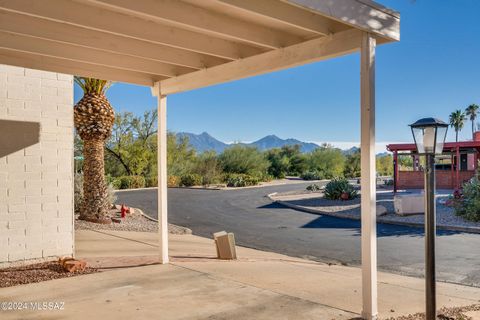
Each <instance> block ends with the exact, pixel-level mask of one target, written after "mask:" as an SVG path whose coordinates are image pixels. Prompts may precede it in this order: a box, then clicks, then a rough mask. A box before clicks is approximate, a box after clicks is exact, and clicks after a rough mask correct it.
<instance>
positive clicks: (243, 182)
mask: <svg viewBox="0 0 480 320" xmlns="http://www.w3.org/2000/svg"><path fill="white" fill-rule="evenodd" d="M225 183H226V184H227V187H234V188H239V187H248V186H255V185H257V184H258V183H259V179H258V178H257V177H252V176H250V175H248V174H228V175H226V176H225Z"/></svg>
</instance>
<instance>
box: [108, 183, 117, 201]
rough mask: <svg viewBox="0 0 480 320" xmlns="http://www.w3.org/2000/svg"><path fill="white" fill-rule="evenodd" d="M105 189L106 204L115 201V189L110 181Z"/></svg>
mask: <svg viewBox="0 0 480 320" xmlns="http://www.w3.org/2000/svg"><path fill="white" fill-rule="evenodd" d="M107 191H108V194H107V201H108V204H109V205H113V204H115V202H117V199H118V197H117V195H116V194H115V189H114V188H113V185H112V184H111V183H109V184H108V187H107Z"/></svg>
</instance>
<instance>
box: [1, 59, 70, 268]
mask: <svg viewBox="0 0 480 320" xmlns="http://www.w3.org/2000/svg"><path fill="white" fill-rule="evenodd" d="M73 245H74V243H73V77H72V76H71V75H65V74H59V73H52V72H44V71H39V70H31V69H25V68H18V67H12V66H6V65H0V266H5V265H10V264H12V263H13V262H22V261H28V260H30V261H31V260H33V261H35V260H49V259H53V258H55V257H58V256H63V255H72V253H73Z"/></svg>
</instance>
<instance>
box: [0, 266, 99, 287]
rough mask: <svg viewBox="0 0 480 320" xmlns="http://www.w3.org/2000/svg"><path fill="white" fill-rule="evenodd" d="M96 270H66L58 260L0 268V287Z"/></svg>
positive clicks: (94, 270)
mask: <svg viewBox="0 0 480 320" xmlns="http://www.w3.org/2000/svg"><path fill="white" fill-rule="evenodd" d="M94 272H97V269H94V268H90V267H88V266H87V268H86V269H85V270H84V271H77V272H72V273H70V272H67V271H65V270H64V269H63V267H62V266H61V265H60V264H59V263H58V261H50V262H42V263H36V264H31V265H27V266H19V267H10V268H4V269H0V288H5V287H12V286H17V285H20V284H27V283H34V282H42V281H47V280H52V279H60V278H67V277H75V276H78V275H82V274H89V273H94Z"/></svg>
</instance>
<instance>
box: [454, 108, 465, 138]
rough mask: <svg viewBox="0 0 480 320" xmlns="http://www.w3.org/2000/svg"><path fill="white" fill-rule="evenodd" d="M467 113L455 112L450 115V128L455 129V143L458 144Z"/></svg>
mask: <svg viewBox="0 0 480 320" xmlns="http://www.w3.org/2000/svg"><path fill="white" fill-rule="evenodd" d="M465 120H466V118H465V113H463V112H462V110H455V111H454V112H452V113H451V114H450V126H451V127H452V128H454V129H455V141H456V142H458V132H459V131H460V130H462V129H463V124H464V123H465Z"/></svg>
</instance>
